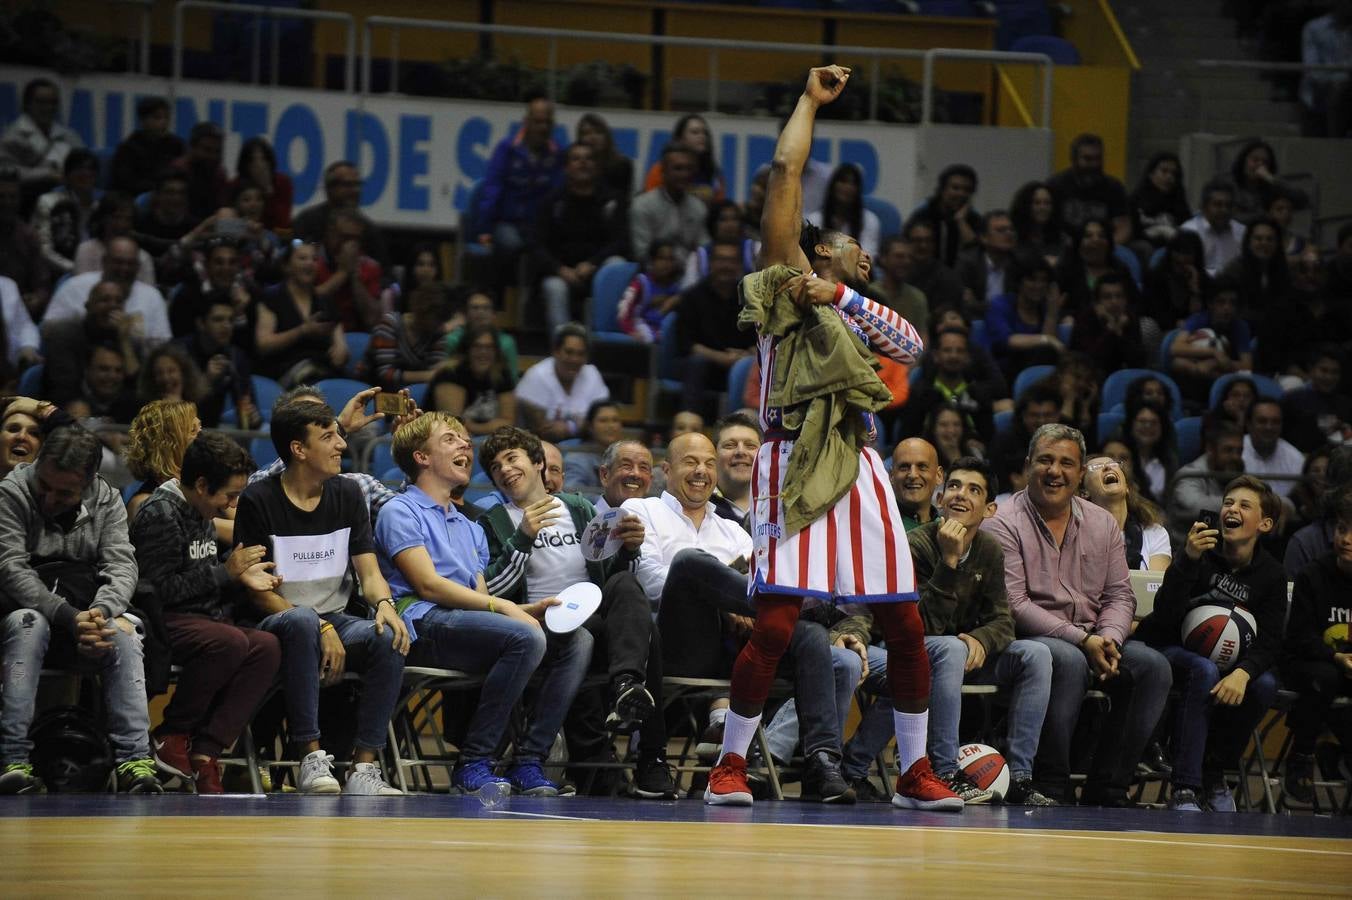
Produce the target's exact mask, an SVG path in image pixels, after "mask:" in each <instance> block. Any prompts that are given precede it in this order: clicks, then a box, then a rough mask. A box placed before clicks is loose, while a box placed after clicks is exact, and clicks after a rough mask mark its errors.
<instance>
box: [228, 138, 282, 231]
mask: <svg viewBox="0 0 1352 900" xmlns="http://www.w3.org/2000/svg"><path fill="white" fill-rule="evenodd" d="M245 184H252V185H253V186H254V187H256V188H258V189H259V190H261V191H262V192H263V197H264V203H263V227H264V228H266V229H268V230H269V231H277V230H278V229H283V230H287V231H289V230H290V228H291V205H292V202H293V197H294V194H295V188H294V187H293V185H292V184H291V176H290V175H287V174H286V173H285V172H279V171H278V170H277V152H276V151H275V150H273V149H272V144H270V143H268V139H267V138H265V137H251V138H249V139H248V140H247V141H245V142H244V143H243V144H242V145H240V148H239V156H238V157H237V158H236V160H235V177H234V179H233V180H231V182H230V184H229V185H228V186H227V188H226V192H227V194H228V195H229V196H232V197H233V196H235V193H236V192H237V191H238V190H239V188H240V186H241V185H245Z"/></svg>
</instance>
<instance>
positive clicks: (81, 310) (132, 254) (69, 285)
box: [42, 237, 172, 347]
mask: <svg viewBox="0 0 1352 900" xmlns="http://www.w3.org/2000/svg"><path fill="white" fill-rule="evenodd" d="M140 252H141V248H140V247H138V246H137V244H136V241H135V240H133V239H132V238H129V237H115V238H112V239H111V240H109V241H108V245H107V249H106V250H105V252H104V254H103V271H102V272H86V273H84V274H83V275H74V276H72V277H70V278H67V279H66V281H65V283H64V284H62V285H61V287H60V288H58V289H57V291H56V294H55V295H54V296H53V297H52V302H51V305H50V306H48V307H47V314H46V315H45V316H44V317H43V319H42V321H43V323H44V324H46V323H47V322H59V321H62V320H63V319H83V318H84V315H85V301H87V300H88V299H89V292H90V290H92V289H93V287H94V285H96V284H98V283H99V282H100V281H112V282H115V283H116V284H118V285H120V286H121V288H122V290H123V291H124V292H125V294H126V296H127V303H126V313H127V315H129V316H140V317H141V333H140V335H139V336H140V337H142V338H143V339H144V340H145V342H146V345H147V346H148V347H153V346H154V345H156V344H161V343H163V342H164V341H167V340H169V338H170V337H172V333H171V332H170V330H169V310H168V307H167V306H166V304H165V302H164V296H163V295H162V294H160V292H159V291H158V290H156V289H155V288H153V287H151V286H150V285H148V284H143V283H142V282H140V281H137V280H136V272H137V269H138V267H139V266H140V256H139V254H140Z"/></svg>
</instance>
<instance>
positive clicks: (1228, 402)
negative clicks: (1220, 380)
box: [1206, 378, 1258, 428]
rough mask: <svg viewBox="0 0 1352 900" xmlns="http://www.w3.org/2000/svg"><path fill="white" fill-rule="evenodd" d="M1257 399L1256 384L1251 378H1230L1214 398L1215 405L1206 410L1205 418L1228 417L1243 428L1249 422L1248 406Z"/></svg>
mask: <svg viewBox="0 0 1352 900" xmlns="http://www.w3.org/2000/svg"><path fill="white" fill-rule="evenodd" d="M1257 399H1258V386H1257V385H1256V384H1254V381H1253V379H1252V378H1232V379H1230V381H1229V383H1228V384H1226V385H1225V389H1224V390H1222V391H1221V395H1220V397H1218V398H1217V399H1216V405H1215V406H1213V407H1211V409H1209V410H1207V413H1206V417H1207V419H1209V420H1211V419H1228V420H1230V421H1231V422H1233V423H1235V424H1236V425H1238V426H1239V427H1240V428H1245V427H1246V426H1247V425H1248V422H1249V407H1250V406H1253V401H1255V400H1257Z"/></svg>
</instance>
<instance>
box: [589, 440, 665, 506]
mask: <svg viewBox="0 0 1352 900" xmlns="http://www.w3.org/2000/svg"><path fill="white" fill-rule="evenodd" d="M598 471H599V473H600V475H601V490H602V494H601V496H600V497H597V498H596V504H595V506H596V511H597V512H598V513H603V512H605V511H606V510H608V509H614V508H615V507H617V506H622V505H624V501H626V500H632V499H636V498H643V497H646V496H648V489H649V488H651V487H652V483H653V454H652V451H651V450H649V449H648V448H647V447H645V446H643V445H642V444H640V443H639V442H638V441H616V442H615V443H613V444H611V445H610V446H609V447H607V448H606V452H605V453H603V454H602V455H601V465H600V466H599V467H598Z"/></svg>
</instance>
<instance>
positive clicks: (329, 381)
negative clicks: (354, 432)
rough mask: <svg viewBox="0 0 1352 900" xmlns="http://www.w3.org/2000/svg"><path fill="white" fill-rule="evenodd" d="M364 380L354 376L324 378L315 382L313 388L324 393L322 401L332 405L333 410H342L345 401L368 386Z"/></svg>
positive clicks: (345, 403)
mask: <svg viewBox="0 0 1352 900" xmlns="http://www.w3.org/2000/svg"><path fill="white" fill-rule="evenodd" d="M369 387H370V385H369V384H367V383H366V382H364V381H357V380H356V379H354V378H325V379H324V380H323V381H320V382H317V383H316V384H315V388H316V389H317V390H318V391H319V393H321V394H323V395H324V402H325V403H327V404H328V405H329V406H331V407H333V411H334V412H336V413H337V412H342V411H343V407H344V406H346V405H347V401H349V400H351V399H352V398H353V397H355V396H356V395H357V394H360V393H361V392H362V391H364V390H366V389H367V388H369Z"/></svg>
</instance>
